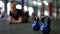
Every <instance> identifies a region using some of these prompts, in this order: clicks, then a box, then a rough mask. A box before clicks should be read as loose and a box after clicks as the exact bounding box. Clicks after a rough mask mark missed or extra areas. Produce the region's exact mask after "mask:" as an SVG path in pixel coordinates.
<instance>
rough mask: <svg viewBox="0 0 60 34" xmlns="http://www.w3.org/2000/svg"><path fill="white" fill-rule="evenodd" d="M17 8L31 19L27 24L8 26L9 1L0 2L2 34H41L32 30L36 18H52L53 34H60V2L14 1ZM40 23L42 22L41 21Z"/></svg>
mask: <svg viewBox="0 0 60 34" xmlns="http://www.w3.org/2000/svg"><path fill="white" fill-rule="evenodd" d="M14 1H15V2H16V8H17V9H22V10H23V12H27V13H28V14H26V15H28V16H27V17H29V18H28V19H27V17H26V19H27V20H28V21H29V23H26V24H13V25H10V24H8V16H9V12H10V2H9V0H0V34H41V32H40V31H38V32H35V31H33V30H32V28H31V25H32V23H33V19H34V16H35V15H37V16H38V17H39V19H41V16H44V15H46V16H50V17H51V28H52V31H51V34H60V0H14ZM39 21H40V20H39Z"/></svg>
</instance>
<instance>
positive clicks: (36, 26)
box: [32, 16, 51, 34]
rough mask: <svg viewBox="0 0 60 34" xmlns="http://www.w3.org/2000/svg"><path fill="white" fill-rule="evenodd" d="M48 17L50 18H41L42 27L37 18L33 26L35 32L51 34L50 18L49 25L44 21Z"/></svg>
mask: <svg viewBox="0 0 60 34" xmlns="http://www.w3.org/2000/svg"><path fill="white" fill-rule="evenodd" d="M46 17H48V16H45V17H42V18H41V22H42V23H41V25H39V19H38V17H35V19H34V23H33V24H32V29H33V30H34V31H39V30H40V31H41V32H42V33H43V34H49V32H50V30H51V28H50V22H51V20H50V18H49V17H48V19H47V24H46V23H44V19H45V18H46Z"/></svg>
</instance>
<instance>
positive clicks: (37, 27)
mask: <svg viewBox="0 0 60 34" xmlns="http://www.w3.org/2000/svg"><path fill="white" fill-rule="evenodd" d="M38 20H39V19H38V17H35V18H34V22H33V24H32V29H33V30H34V31H39V30H40V25H39V21H38Z"/></svg>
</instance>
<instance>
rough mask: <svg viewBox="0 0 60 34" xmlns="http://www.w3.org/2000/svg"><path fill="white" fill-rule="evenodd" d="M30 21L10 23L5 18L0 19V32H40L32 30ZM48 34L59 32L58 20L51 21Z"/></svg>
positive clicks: (16, 33)
mask: <svg viewBox="0 0 60 34" xmlns="http://www.w3.org/2000/svg"><path fill="white" fill-rule="evenodd" d="M5 19H6V18H5ZM31 21H32V20H31ZM32 22H33V21H32ZM32 22H30V23H22V24H11V25H10V24H8V22H7V20H4V19H0V34H42V33H41V31H33V30H32V28H31V26H32ZM50 34H60V21H59V20H54V21H52V22H51V33H50Z"/></svg>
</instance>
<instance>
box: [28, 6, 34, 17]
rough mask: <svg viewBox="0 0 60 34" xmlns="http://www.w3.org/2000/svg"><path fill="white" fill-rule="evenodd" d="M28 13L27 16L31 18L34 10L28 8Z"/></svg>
mask: <svg viewBox="0 0 60 34" xmlns="http://www.w3.org/2000/svg"><path fill="white" fill-rule="evenodd" d="M28 11H29V15H30V16H31V15H32V13H33V11H34V10H33V8H32V7H29V8H28Z"/></svg>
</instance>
